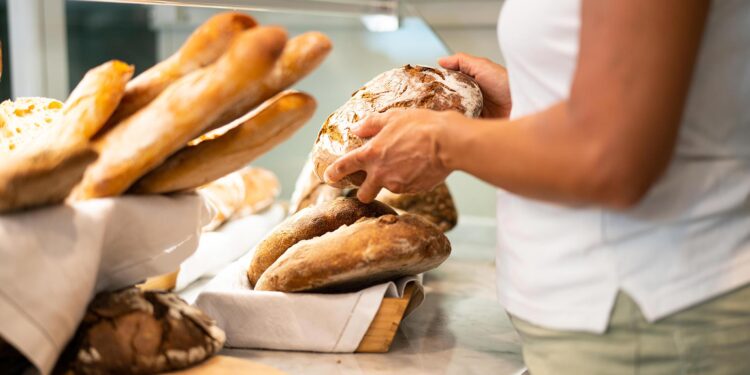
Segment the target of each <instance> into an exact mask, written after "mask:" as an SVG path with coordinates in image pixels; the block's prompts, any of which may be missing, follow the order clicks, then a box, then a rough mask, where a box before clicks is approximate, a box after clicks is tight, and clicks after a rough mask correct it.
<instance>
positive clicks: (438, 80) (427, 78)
mask: <svg viewBox="0 0 750 375" xmlns="http://www.w3.org/2000/svg"><path fill="white" fill-rule="evenodd" d="M393 108H426V109H431V110H435V111H458V112H460V113H463V114H464V115H466V116H470V117H477V116H479V114H480V113H481V112H482V92H481V91H480V90H479V86H478V85H477V84H476V82H474V80H473V79H472V78H471V77H469V76H467V75H465V74H463V73H460V72H456V71H452V70H445V69H441V68H430V67H426V66H411V65H406V66H404V67H402V68H397V69H393V70H389V71H387V72H385V73H382V74H380V75H378V76H377V77H375V78H373V79H372V80H371V81H370V82H367V83H366V84H365V85H364V86H363V87H362V88H361V89H359V90H357V91H356V92H355V93H354V94H353V95H352V97H351V98H350V99H349V101H347V102H346V103H345V104H344V105H343V106H341V107H340V108H339V109H337V110H336V111H335V112H333V114H331V115H330V116H329V117H328V119H327V120H326V122H325V123H324V124H323V126H322V128H321V129H320V133H318V138H317V140H316V141H315V145H314V146H313V151H312V152H313V163H314V165H315V173H316V174H317V175H318V178H320V180H321V181H323V173H324V172H325V170H326V168H328V166H329V165H331V164H332V163H333V162H334V161H336V159H338V158H339V157H341V156H343V155H344V154H345V153H347V152H349V151H351V150H354V149H356V148H357V147H360V146H362V145H363V144H364V143H365V142H366V140H364V139H362V138H359V137H358V136H356V135H354V134H353V133H351V132H350V131H349V128H350V127H351V126H352V125H354V124H355V123H357V122H358V121H359V120H361V119H363V118H365V117H366V116H367V115H369V114H372V113H383V112H387V111H388V110H390V109H393ZM363 177H364V175H363V173H362V172H357V173H356V174H354V175H352V176H348V177H346V178H344V179H342V180H341V181H339V182H338V183H336V184H333V186H335V187H338V188H347V187H355V186H358V185H359V184H361V183H362V180H363V179H364V178H363Z"/></svg>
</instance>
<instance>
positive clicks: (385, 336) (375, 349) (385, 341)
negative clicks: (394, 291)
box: [354, 284, 416, 353]
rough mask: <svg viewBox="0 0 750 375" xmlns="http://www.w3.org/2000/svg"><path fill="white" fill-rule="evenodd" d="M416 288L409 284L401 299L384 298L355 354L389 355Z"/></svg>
mask: <svg viewBox="0 0 750 375" xmlns="http://www.w3.org/2000/svg"><path fill="white" fill-rule="evenodd" d="M415 289H416V286H415V285H414V284H409V285H407V286H406V289H404V296H403V297H401V298H392V297H390V298H388V297H387V298H383V302H381V303H380V308H378V312H377V313H375V318H374V319H373V320H372V323H370V327H369V328H367V332H365V336H364V337H362V341H360V342H359V346H358V347H357V350H355V351H354V352H355V353H387V352H388V350H389V349H390V348H391V343H392V342H393V338H394V337H396V331H398V326H399V325H400V324H401V319H403V318H404V313H405V312H406V308H407V307H408V306H409V302H411V300H412V297H414V290H415Z"/></svg>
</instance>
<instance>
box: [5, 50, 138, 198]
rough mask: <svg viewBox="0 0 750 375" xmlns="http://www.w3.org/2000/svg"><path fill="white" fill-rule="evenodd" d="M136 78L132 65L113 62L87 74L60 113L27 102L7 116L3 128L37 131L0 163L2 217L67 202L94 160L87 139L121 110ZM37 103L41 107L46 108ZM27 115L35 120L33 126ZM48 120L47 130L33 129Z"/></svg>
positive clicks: (55, 107) (53, 104)
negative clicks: (127, 88)
mask: <svg viewBox="0 0 750 375" xmlns="http://www.w3.org/2000/svg"><path fill="white" fill-rule="evenodd" d="M132 74H133V67H132V66H130V65H127V64H125V63H123V62H120V61H109V62H106V63H104V64H102V65H100V66H98V67H96V68H94V69H91V70H90V71H89V72H88V73H86V75H85V76H84V77H83V79H82V80H81V82H80V83H79V84H78V85H77V86H76V88H75V89H74V90H73V92H72V93H71V94H70V97H68V99H67V100H66V101H65V104H64V105H63V107H62V109H59V108H58V105H57V104H56V102H54V101H49V100H42V99H35V100H31V102H32V103H31V104H29V103H28V101H29V100H26V101H22V102H25V104H28V107H26V108H22V107H20V106H19V107H15V108H14V111H13V115H12V116H10V115H9V116H5V118H4V120H5V123H4V126H6V127H10V128H11V129H14V131H15V130H16V129H21V128H24V127H25V128H26V130H32V129H34V128H37V129H36V130H32V131H31V132H29V133H30V134H27V135H26V137H28V139H27V140H25V141H24V142H23V145H21V146H19V147H17V149H16V150H15V151H14V152H13V153H12V154H11V155H9V157H7V158H5V159H4V160H3V163H0V212H8V211H14V210H20V209H23V208H30V207H36V206H41V205H46V204H54V203H60V202H62V201H63V200H65V197H67V196H68V194H69V193H70V191H71V190H72V189H73V187H74V186H75V185H76V184H77V183H78V182H79V181H80V180H81V176H82V175H83V173H84V170H85V169H86V167H87V166H88V165H89V164H90V163H92V162H93V161H94V160H95V159H96V153H95V152H94V151H93V150H92V149H91V147H90V145H89V139H90V138H91V136H93V134H94V133H96V132H97V131H98V130H99V129H100V128H101V127H102V125H104V123H105V122H106V121H107V119H108V118H109V116H110V115H111V114H112V112H113V111H114V110H115V108H116V107H117V104H118V103H119V101H120V98H121V97H122V93H123V92H124V90H125V83H126V82H127V81H128V79H130V76H131V75H132ZM33 103H37V104H43V106H42V109H41V110H39V108H37V107H36V106H35V104H33ZM7 106H10V107H14V106H13V105H10V104H8V105H7ZM58 111H59V112H60V113H57V112H58ZM45 112H46V113H45ZM29 116H31V117H33V118H34V119H37V120H32V121H29ZM48 119H49V120H50V121H52V122H51V123H50V124H49V125H41V124H40V126H33V125H32V123H33V121H39V122H42V121H43V122H46V121H47V120H48ZM16 133H18V132H17V131H16ZM11 142H14V141H13V138H11ZM12 144H13V145H17V143H12Z"/></svg>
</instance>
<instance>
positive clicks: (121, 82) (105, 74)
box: [47, 60, 133, 143]
mask: <svg viewBox="0 0 750 375" xmlns="http://www.w3.org/2000/svg"><path fill="white" fill-rule="evenodd" d="M132 76H133V66H132V65H128V64H126V63H124V62H122V61H118V60H112V61H108V62H106V63H104V64H102V65H99V66H97V67H96V68H94V69H91V70H89V71H88V72H87V73H86V75H85V76H83V79H82V80H81V82H79V83H78V85H77V86H76V88H75V89H73V92H71V93H70V96H68V99H67V100H66V101H65V105H64V106H63V109H62V118H61V119H60V123H59V124H55V127H54V129H55V130H54V131H53V132H51V133H50V135H51V136H53V137H54V139H50V138H47V140H50V141H51V142H55V143H56V142H59V141H60V137H61V136H62V137H64V138H65V139H67V140H74V139H76V138H78V139H85V140H89V139H91V137H93V136H94V134H96V132H97V131H99V129H100V128H101V127H102V126H103V125H104V124H105V123H106V122H107V120H108V119H109V118H110V116H112V113H113V112H114V111H115V109H116V108H117V106H118V104H119V103H120V100H121V99H122V97H123V94H124V92H125V85H126V84H127V83H128V80H129V79H130V77H132Z"/></svg>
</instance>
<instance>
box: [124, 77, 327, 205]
mask: <svg viewBox="0 0 750 375" xmlns="http://www.w3.org/2000/svg"><path fill="white" fill-rule="evenodd" d="M315 106H316V104H315V99H314V98H313V97H312V96H310V95H308V94H305V93H302V92H295V91H291V92H284V93H281V94H279V95H278V96H277V97H275V98H273V99H271V100H269V101H268V102H267V103H266V104H265V105H263V106H262V107H259V108H257V109H256V110H254V111H252V112H250V113H248V114H247V115H245V116H243V117H241V118H240V119H238V120H237V121H236V122H235V123H232V124H230V125H228V126H227V127H228V128H229V130H227V131H226V132H224V130H225V129H223V128H222V129H217V130H216V132H217V134H211V133H209V134H207V135H206V136H205V137H203V138H204V140H202V141H201V142H200V143H198V144H195V145H192V146H186V147H185V148H183V149H182V150H180V151H179V152H177V153H176V154H174V155H172V156H171V157H170V158H169V159H167V161H166V162H164V164H162V165H160V166H159V167H157V168H156V169H154V170H153V171H151V172H150V173H149V174H147V175H146V176H144V177H143V178H142V179H141V180H140V181H139V182H138V183H137V184H136V185H135V186H134V188H133V191H135V192H137V193H144V194H148V193H168V192H174V191H181V190H187V189H192V188H195V187H198V186H201V185H203V184H205V183H207V182H209V181H213V180H215V179H217V178H219V177H222V176H224V175H226V174H229V173H231V172H233V171H235V170H237V169H240V168H242V166H244V165H246V164H247V163H249V162H251V161H253V160H254V159H255V158H257V157H258V156H260V155H262V154H263V153H265V152H267V151H268V150H270V149H271V148H272V147H274V146H275V145H277V144H278V143H280V142H281V141H284V140H286V139H287V138H289V137H290V136H291V135H292V134H294V132H296V131H297V130H298V129H299V128H300V127H301V126H302V125H303V124H304V123H305V122H307V121H308V120H309V119H310V117H312V115H313V113H314V112H315Z"/></svg>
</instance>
